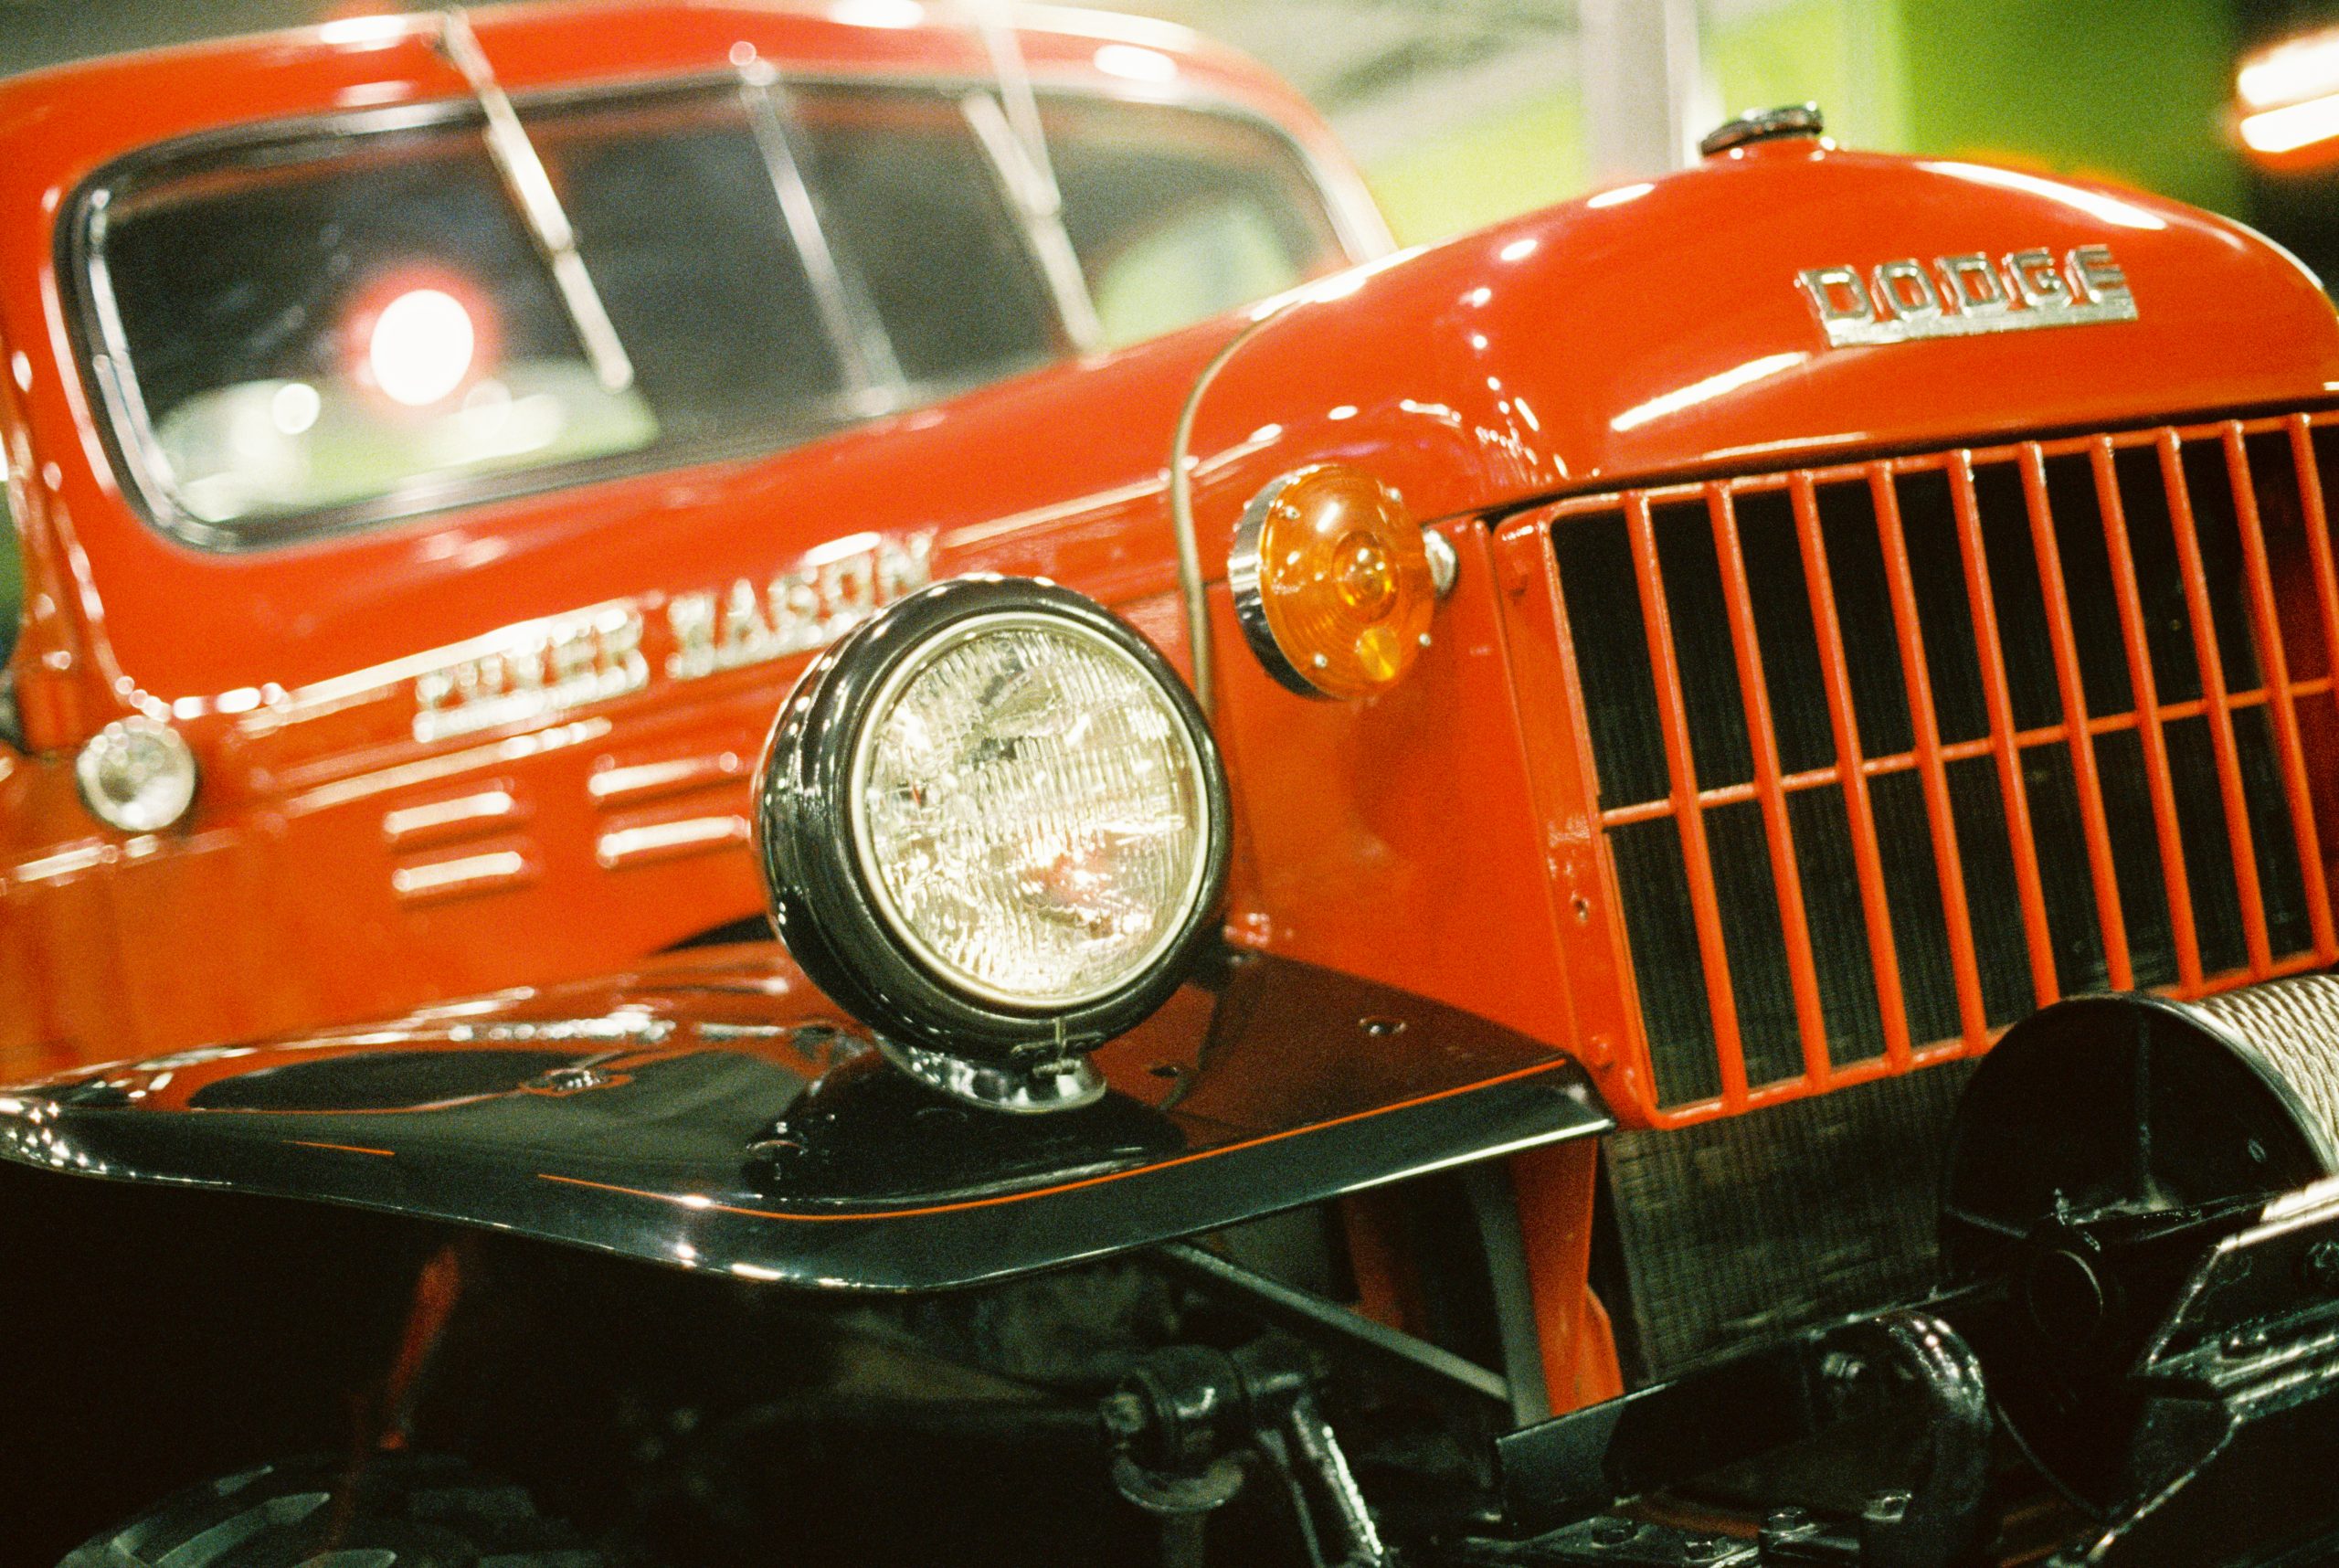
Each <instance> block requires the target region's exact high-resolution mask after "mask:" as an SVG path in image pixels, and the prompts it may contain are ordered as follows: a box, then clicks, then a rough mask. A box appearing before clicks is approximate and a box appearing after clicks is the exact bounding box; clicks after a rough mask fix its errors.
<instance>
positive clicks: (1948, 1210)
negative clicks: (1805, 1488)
mask: <svg viewBox="0 0 2339 1568" xmlns="http://www.w3.org/2000/svg"><path fill="white" fill-rule="evenodd" d="M1941 1227H1942V1230H1941V1234H1942V1262H1943V1266H1944V1269H1943V1273H1944V1277H1943V1279H1942V1282H1941V1286H1940V1288H1939V1289H1938V1290H1937V1291H1936V1292H1935V1293H1934V1294H1933V1295H1932V1297H1931V1298H1928V1299H1926V1300H1924V1301H1922V1302H1919V1303H1914V1304H1911V1305H1910V1307H1909V1308H1906V1309H1900V1310H1895V1311H1890V1312H1887V1313H1883V1314H1880V1315H1878V1316H1875V1317H1871V1318H1867V1319H1859V1320H1857V1321H1854V1322H1850V1323H1846V1324H1840V1325H1836V1326H1832V1327H1822V1328H1819V1329H1815V1330H1811V1331H1809V1332H1807V1333H1805V1334H1804V1335H1803V1336H1801V1337H1799V1338H1796V1339H1794V1340H1790V1341H1787V1342H1784V1343H1781V1344H1773V1345H1771V1346H1768V1347H1766V1348H1764V1349H1762V1350H1760V1351H1754V1352H1752V1353H1750V1354H1742V1355H1739V1356H1736V1357H1733V1358H1731V1359H1730V1360H1728V1361H1724V1362H1721V1363H1720V1364H1717V1365H1712V1366H1709V1367H1707V1368H1705V1369H1703V1370H1700V1371H1697V1372H1690V1373H1688V1374H1687V1375H1684V1376H1681V1377H1679V1378H1677V1379H1675V1380H1673V1381H1671V1382H1668V1383H1659V1384H1656V1385H1655V1386H1652V1387H1649V1388H1646V1389H1642V1390H1638V1391H1636V1392H1635V1393H1632V1394H1629V1395H1627V1396H1626V1397H1625V1398H1624V1399H1622V1400H1618V1401H1614V1402H1611V1404H1607V1405H1602V1406H1594V1407H1593V1408H1591V1409H1588V1410H1583V1411H1578V1412H1575V1413H1572V1414H1568V1415H1564V1416H1561V1417H1560V1418H1558V1419H1557V1420H1554V1421H1551V1422H1548V1423H1545V1424H1544V1425H1540V1426H1535V1427H1529V1428H1527V1429H1526V1430H1524V1431H1521V1432H1518V1433H1514V1434H1512V1435H1511V1436H1508V1437H1506V1438H1504V1439H1502V1441H1501V1443H1500V1444H1499V1445H1498V1446H1499V1449H1500V1453H1501V1457H1502V1462H1503V1467H1504V1493H1505V1507H1506V1512H1507V1514H1508V1517H1509V1519H1510V1520H1511V1521H1512V1523H1513V1525H1514V1527H1515V1528H1522V1529H1527V1530H1542V1531H1545V1533H1543V1534H1540V1535H1536V1536H1533V1537H1532V1538H1531V1539H1530V1540H1529V1542H1524V1543H1519V1542H1491V1541H1489V1542H1479V1543H1477V1545H1476V1547H1474V1549H1473V1552H1474V1554H1473V1555H1471V1557H1470V1559H1469V1560H1470V1561H1472V1562H1474V1563H1476V1562H1484V1563H1511V1562H1519V1561H1533V1562H1536V1563H1667V1564H1670V1563H1744V1564H1753V1563H1842V1564H1862V1565H1867V1568H1876V1565H1879V1564H1885V1563H1891V1564H1896V1565H1900V1564H1907V1565H1910V1568H1916V1565H1925V1568H1953V1565H1956V1564H1965V1563H1983V1562H1987V1561H1996V1560H1999V1557H2000V1555H2001V1553H2000V1552H1993V1551H1992V1550H1991V1549H1990V1542H1989V1541H1988V1534H1989V1529H1988V1522H1987V1521H1988V1520H1989V1518H1990V1517H1991V1510H1992V1507H1993V1506H1994V1504H1996V1505H2002V1504H2003V1502H2004V1500H2005V1499H2004V1497H2003V1495H2001V1494H2003V1493H2004V1492H2005V1491H2006V1490H2007V1489H2008V1487H2009V1485H2010V1484H2011V1485H2020V1484H2023V1483H2021V1482H2019V1481H2016V1482H2012V1483H2009V1481H2008V1480H2007V1478H2008V1477H2009V1476H2016V1475H2019V1473H2020V1472H2021V1471H2022V1470H2024V1469H2025V1468H2035V1470H2036V1472H2037V1474H2038V1475H2040V1476H2043V1477H2044V1478H2045V1480H2046V1482H2047V1483H2048V1487H2050V1488H2051V1489H2052V1490H2053V1491H2054V1492H2057V1493H2059V1494H2060V1496H2061V1505H2060V1506H2062V1507H2064V1508H2065V1509H2066V1510H2067V1511H2070V1512H2075V1513H2077V1514H2079V1515H2080V1516H2081V1519H2082V1521H2083V1522H2082V1524H2081V1527H2080V1531H2079V1535H2078V1539H2079V1540H2080V1541H2081V1542H2083V1543H2084V1544H2083V1546H2080V1547H2068V1548H2066V1554H2065V1555H2064V1556H2061V1557H2058V1558H2057V1559H2056V1561H2057V1562H2058V1563H2082V1562H2083V1563H2101V1564H2106V1565H2118V1568H2143V1565H2144V1564H2169V1565H2171V1568H2176V1565H2179V1564H2198V1563H2212V1562H2216V1563H2229V1562H2247V1563H2282V1564H2300V1565H2303V1564H2306V1563H2319V1562H2324V1561H2327V1560H2328V1558H2327V1556H2326V1555H2323V1554H2324V1553H2326V1552H2328V1551H2329V1550H2330V1549H2331V1547H2332V1544H2333V1534H2334V1527H2339V1499H2334V1494H2333V1489H2332V1488H2331V1486H2330V1481H2329V1478H2330V1475H2331V1474H2332V1467H2333V1465H2334V1462H2339V1401H2334V1399H2333V1398H2332V1397H2331V1396H2330V1390H2331V1388H2332V1386H2333V1384H2332V1381H2331V1380H2332V1376H2333V1373H2334V1370H2335V1369H2339V979H2334V978H2333V977H2331V976H2328V975H2323V974H2313V975H2302V976H2296V977H2291V978H2288V979H2283V980H2274V981H2270V982H2268V983H2265V984H2262V985H2258V986H2254V987H2249V988H2246V989H2243V990H2239V991H2230V992H2228V993H2226V994H2224V995H2222V996H2219V997H2216V998H2213V999H2210V1000H2207V1001H2197V1002H2185V1001H2171V1000H2168V999H2165V998H2162V997H2158V996H2152V995H2144V994H2130V993H2122V994H2111V995H2097V996H2087V997H2080V998H2075V999H2072V1000H2069V1001H2063V1002H2061V1003H2059V1004H2057V1005H2055V1006H2053V1007H2049V1008H2048V1009H2046V1010H2044V1011H2042V1012H2038V1013H2037V1014H2035V1015H2033V1016H2032V1017H2031V1018H2029V1019H2027V1020H2026V1021H2025V1022H2022V1023H2020V1024H2018V1025H2016V1027H2015V1028H2013V1029H2011V1030H2009V1031H2008V1032H2007V1033H2006V1036H2005V1037H2004V1038H2003V1039H2002V1040H2001V1041H2000V1042H1999V1043H1998V1044H1997V1046H1996V1047H1995V1050H1994V1051H1993V1052H1992V1053H1991V1054H1990V1055H1989V1056H1988V1057H1987V1058H1985V1059H1984V1062H1983V1064H1982V1065H1981V1066H1980V1067H1979V1069H1978V1070H1977V1071H1976V1072H1975V1073H1974V1076H1973V1078H1972V1080H1971V1082H1970V1083H1969V1084H1968V1086H1967V1087H1966V1089H1965V1091H1964V1095H1963V1100H1962V1102H1961V1104H1960V1106H1959V1108H1958V1112H1957V1116H1956V1119H1955V1124H1954V1128H1953V1134H1952V1140H1951V1147H1950V1151H1949V1160H1948V1169H1947V1177H1946V1181H1945V1183H1944V1188H1943V1192H1942V1199H1941ZM1895 1406H1897V1407H1898V1408H1899V1411H1900V1417H1901V1427H1900V1430H1902V1431H1903V1432H1915V1433H1917V1434H1918V1435H1919V1436H1917V1437H1916V1438H1915V1439H1914V1440H1913V1441H1911V1442H1909V1443H1907V1444H1906V1445H1905V1446H1903V1447H1901V1448H1900V1450H1899V1452H1898V1453H1897V1455H1894V1456H1889V1457H1887V1459H1886V1460H1885V1461H1884V1462H1885V1463H1886V1465H1887V1467H1890V1465H1892V1464H1898V1465H1899V1467H1900V1470H1901V1471H1902V1472H1903V1473H1901V1474H1899V1475H1896V1476H1893V1477H1891V1478H1889V1484H1887V1485H1884V1486H1883V1487H1881V1488H1880V1489H1877V1490H1876V1491H1874V1493H1873V1494H1872V1495H1870V1496H1868V1497H1867V1499H1866V1500H1865V1502H1864V1503H1860V1504H1857V1506H1851V1507H1841V1506H1839V1507H1838V1508H1837V1509H1836V1510H1835V1512H1834V1514H1833V1515H1832V1516H1831V1515H1830V1513H1829V1511H1828V1510H1826V1509H1819V1508H1805V1507H1801V1506H1773V1507H1772V1509H1771V1511H1770V1513H1769V1518H1768V1521H1767V1522H1766V1523H1765V1524H1764V1525H1763V1526H1762V1528H1761V1529H1760V1531H1746V1532H1743V1533H1739V1534H1729V1533H1716V1532H1714V1531H1710V1530H1707V1531H1700V1530H1698V1529H1691V1528H1685V1527H1683V1526H1681V1525H1679V1524H1678V1523H1674V1522H1668V1521H1667V1520H1665V1519H1663V1518H1660V1517H1656V1514H1657V1513H1661V1511H1662V1510H1654V1511H1653V1510H1651V1509H1650V1508H1649V1507H1648V1506H1646V1504H1644V1505H1640V1506H1635V1505H1634V1504H1632V1503H1629V1502H1627V1503H1624V1504H1621V1505H1620V1504H1618V1503H1616V1502H1615V1501H1614V1499H1619V1498H1624V1499H1630V1498H1633V1497H1635V1496H1640V1497H1643V1498H1646V1497H1647V1496H1648V1495H1650V1494H1653V1493H1656V1492H1658V1491H1661V1490H1664V1489H1681V1490H1678V1491H1676V1492H1675V1493H1673V1494H1671V1495H1672V1496H1674V1497H1679V1496H1690V1497H1695V1496H1697V1495H1698V1489H1697V1487H1696V1485H1695V1484H1693V1483H1694V1482H1695V1478H1699V1477H1710V1476H1712V1475H1713V1473H1714V1472H1716V1471H1718V1470H1721V1469H1723V1468H1724V1467H1729V1466H1731V1465H1744V1464H1747V1463H1748V1462H1751V1461H1755V1460H1757V1459H1759V1458H1762V1457H1764V1456H1775V1455H1776V1454H1778V1453H1779V1452H1780V1451H1782V1450H1783V1449H1789V1448H1792V1447H1793V1446H1795V1445H1796V1444H1798V1443H1802V1442H1805V1441H1806V1440H1813V1439H1820V1440H1823V1441H1824V1439H1825V1435H1826V1433H1827V1432H1828V1431H1829V1430H1830V1429H1831V1428H1836V1427H1841V1426H1842V1425H1844V1424H1846V1423H1847V1422H1851V1421H1855V1420H1860V1419H1869V1420H1875V1419H1878V1418H1879V1415H1880V1414H1886V1415H1889V1413H1890V1411H1891V1410H1892V1408H1893V1407H1895ZM1993 1413H1995V1420H1993V1419H1992V1415H1993ZM2001 1433H2002V1434H2004V1436H2005V1438H2006V1443H2005V1444H2004V1445H2003V1446H2001V1445H2000V1444H1999V1443H1998V1442H1997V1441H1996V1435H1997V1434H2001ZM2008 1450H2011V1452H2009V1451H2008ZM2018 1460H2027V1461H2028V1465H2027V1467H2026V1466H2024V1465H2022V1464H2020V1463H2019V1462H2017V1461H2018ZM1774 1473H1776V1472H1774ZM1994 1478H1995V1480H1994ZM2034 1489H2035V1486H2034ZM1787 1490H1788V1491H1792V1490H1793V1486H1792V1484H1790V1486H1789V1487H1788V1488H1787ZM1730 1500H1732V1501H1733V1502H1735V1503H1737V1504H1738V1505H1740V1506H1741V1508H1742V1507H1743V1505H1744V1503H1745V1502H1746V1501H1747V1500H1748V1498H1747V1496H1746V1495H1744V1494H1741V1495H1739V1496H1737V1497H1735V1498H1733V1499H1730ZM1769 1501H1770V1503H1771V1504H1773V1505H1777V1504H1778V1503H1779V1502H1780V1501H1781V1499H1780V1498H1779V1497H1777V1496H1773V1497H1772V1498H1771V1499H1769ZM1758 1506H1760V1505H1759V1503H1758ZM1553 1526H1556V1528H1552V1527H1553ZM2000 1545H2001V1546H2003V1545H2004V1543H2003V1542H2001V1543H2000ZM1521 1552H1526V1553H1528V1555H1527V1556H1523V1557H1522V1556H1521V1555H1520V1553H1521Z"/></svg>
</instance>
